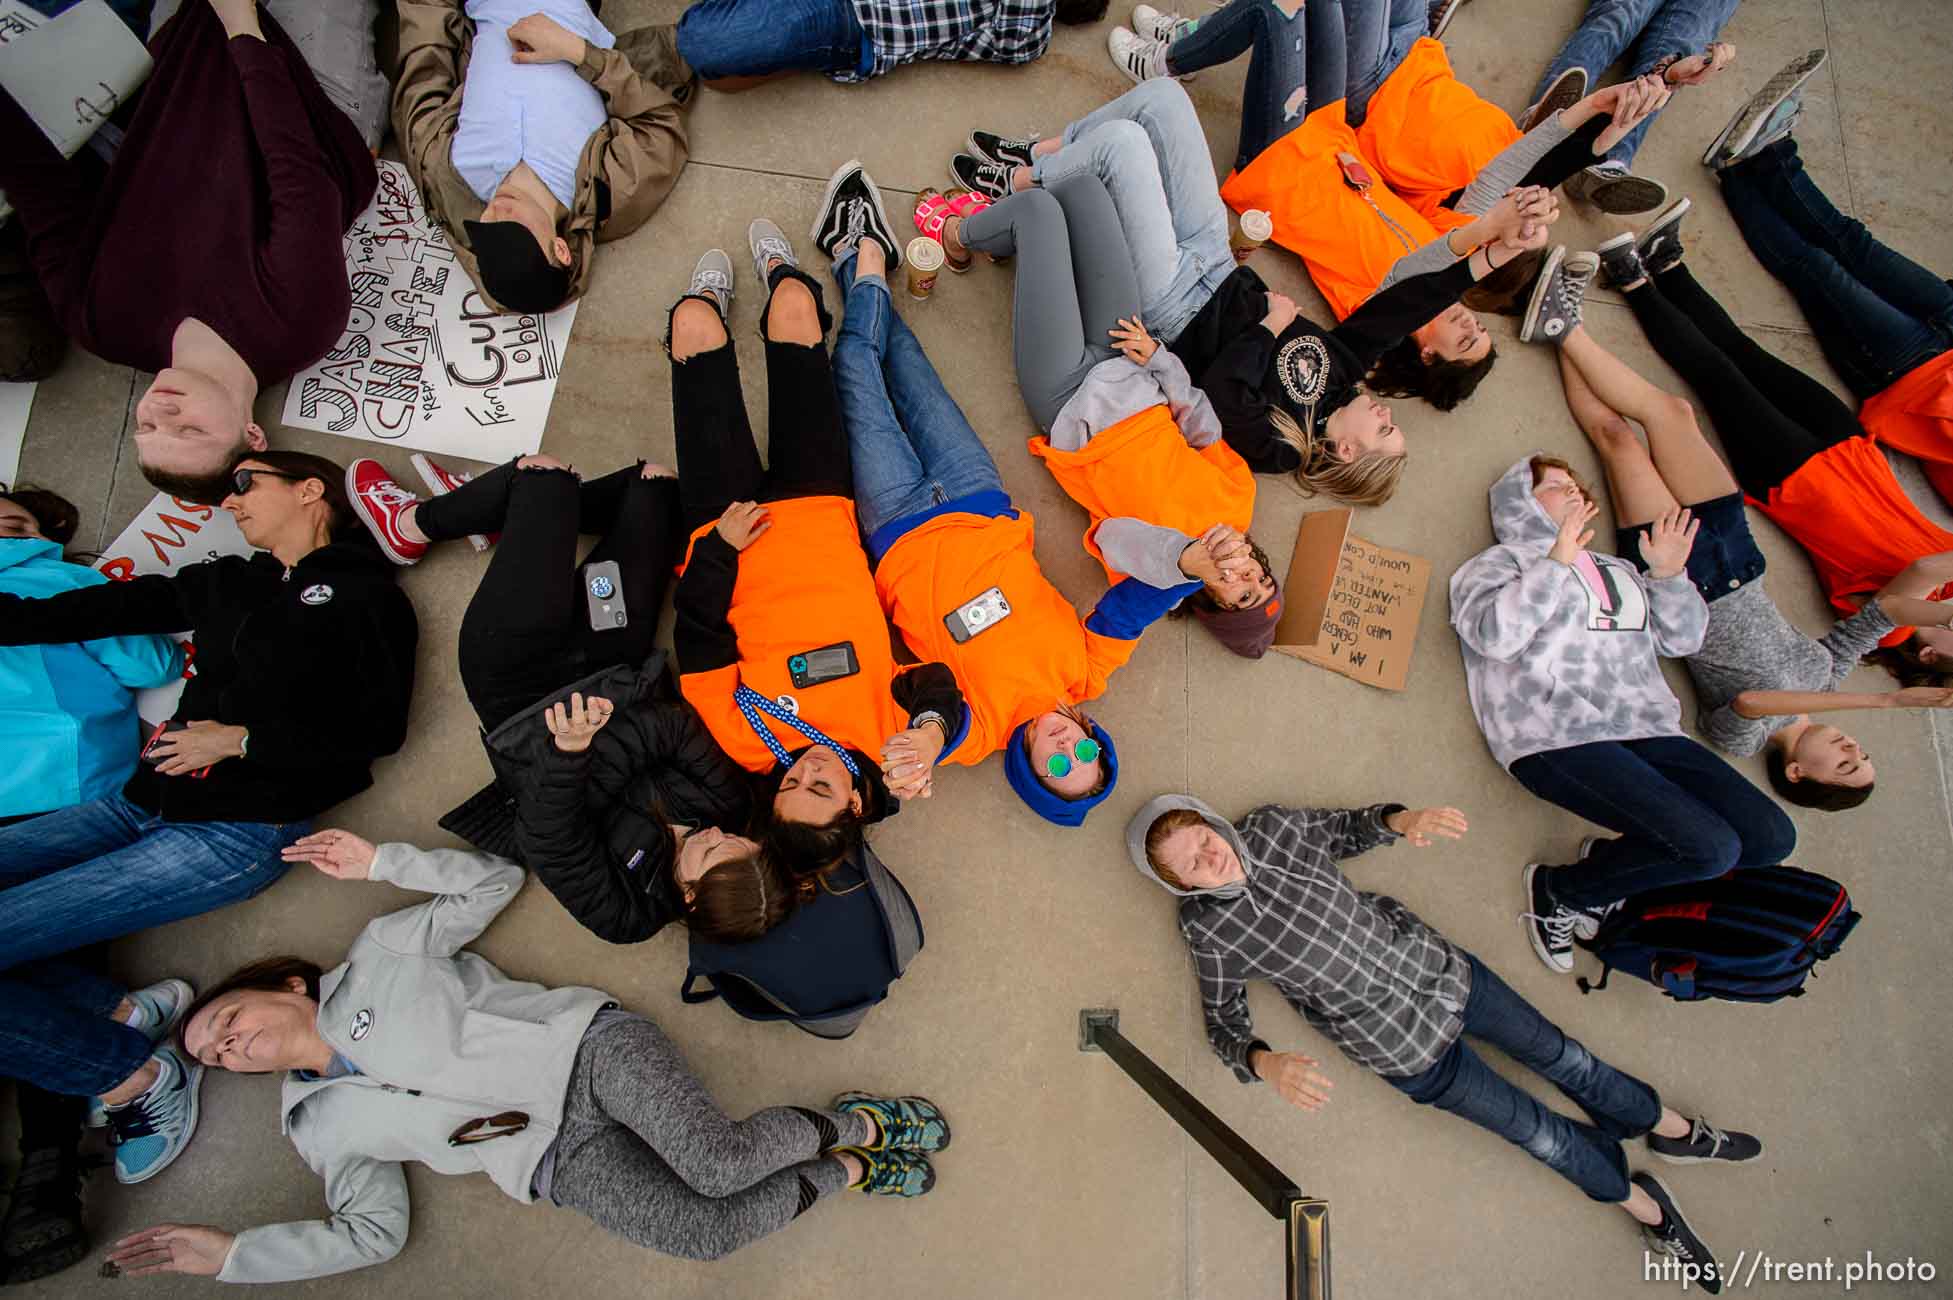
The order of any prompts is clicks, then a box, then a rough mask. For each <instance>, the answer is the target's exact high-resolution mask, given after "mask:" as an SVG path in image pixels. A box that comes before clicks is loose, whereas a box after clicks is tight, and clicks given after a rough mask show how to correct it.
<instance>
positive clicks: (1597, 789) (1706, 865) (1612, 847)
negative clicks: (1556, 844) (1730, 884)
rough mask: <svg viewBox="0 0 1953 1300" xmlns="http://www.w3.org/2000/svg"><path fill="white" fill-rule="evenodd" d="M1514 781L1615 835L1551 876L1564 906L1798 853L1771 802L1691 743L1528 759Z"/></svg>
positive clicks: (1607, 746)
mask: <svg viewBox="0 0 1953 1300" xmlns="http://www.w3.org/2000/svg"><path fill="white" fill-rule="evenodd" d="M1512 775H1513V776H1514V777H1516V778H1518V780H1519V783H1520V784H1521V785H1523V786H1525V787H1526V788H1527V789H1528V790H1531V791H1532V792H1533V793H1534V794H1536V795H1538V796H1539V797H1540V798H1542V799H1545V800H1547V801H1548V802H1549V803H1556V804H1558V805H1559V806H1560V807H1562V808H1565V809H1566V810H1567V811H1569V812H1572V813H1576V814H1578V815H1579V816H1582V817H1585V818H1586V819H1587V820H1588V821H1591V822H1598V823H1600V824H1601V825H1602V826H1605V827H1607V828H1608V829H1609V830H1611V831H1616V832H1618V838H1615V839H1611V840H1602V841H1601V842H1600V843H1598V844H1596V845H1595V846H1594V851H1593V852H1592V853H1591V854H1589V855H1588V857H1587V859H1586V861H1584V862H1578V863H1574V864H1572V865H1570V866H1564V867H1555V868H1553V870H1552V873H1551V874H1550V875H1549V876H1548V877H1547V881H1548V884H1549V885H1550V887H1551V891H1550V892H1551V893H1552V895H1553V897H1554V898H1555V899H1557V900H1558V901H1559V902H1560V903H1563V904H1564V905H1566V906H1567V907H1578V908H1588V909H1594V908H1601V907H1605V906H1607V905H1608V904H1609V903H1614V902H1618V901H1620V900H1621V899H1623V898H1626V897H1628V896H1629V895H1630V894H1638V893H1641V892H1643V891H1645V890H1649V889H1658V888H1660V887H1661V886H1663V885H1676V884H1681V883H1682V882H1684V881H1689V880H1708V879H1710V878H1712V877H1715V876H1720V875H1722V874H1723V873H1724V872H1725V871H1729V870H1731V869H1732V868H1735V867H1773V866H1775V865H1777V864H1778V863H1779V862H1782V861H1783V860H1784V859H1785V858H1787V857H1789V856H1790V851H1791V850H1792V849H1794V848H1796V847H1797V828H1796V827H1794V826H1792V825H1791V822H1790V818H1788V817H1786V816H1784V812H1783V809H1781V808H1779V807H1777V803H1776V801H1775V800H1774V799H1772V798H1770V796H1769V795H1767V794H1764V793H1763V792H1762V791H1761V790H1759V789H1757V788H1756V787H1755V786H1754V785H1751V784H1750V782H1749V781H1748V780H1747V779H1746V778H1745V777H1744V776H1743V774H1742V773H1740V772H1738V771H1737V770H1736V769H1735V768H1733V767H1731V766H1730V765H1729V764H1727V763H1725V762H1723V761H1722V760H1721V759H1720V758H1717V757H1716V756H1715V755H1714V754H1712V753H1710V752H1709V751H1708V750H1707V749H1705V748H1703V747H1702V746H1701V745H1699V744H1697V743H1696V742H1695V741H1693V740H1690V739H1689V738H1688V737H1687V736H1657V737H1655V738H1654V739H1652V740H1627V741H1600V742H1596V743H1594V744H1590V745H1573V746H1569V747H1568V748H1566V749H1551V750H1547V751H1546V752H1545V753H1541V754H1528V755H1527V756H1526V757H1524V758H1522V759H1520V760H1519V761H1518V762H1516V763H1514V764H1513V765H1512Z"/></svg>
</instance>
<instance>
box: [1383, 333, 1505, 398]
mask: <svg viewBox="0 0 1953 1300" xmlns="http://www.w3.org/2000/svg"><path fill="white" fill-rule="evenodd" d="M1498 359H1499V350H1498V348H1496V347H1493V348H1488V349H1486V352H1485V355H1484V356H1482V357H1480V358H1479V359H1478V360H1476V361H1445V360H1442V359H1440V360H1436V361H1430V362H1427V361H1425V360H1424V352H1423V349H1422V348H1420V347H1418V345H1417V340H1416V339H1412V338H1406V339H1404V340H1403V341H1402V342H1401V343H1399V344H1398V345H1397V346H1396V347H1394V348H1391V349H1390V350H1389V351H1388V352H1386V353H1384V354H1383V355H1382V356H1380V357H1378V358H1377V363H1376V365H1374V366H1372V367H1371V368H1370V373H1369V374H1368V375H1366V376H1365V377H1364V379H1365V382H1366V383H1368V384H1369V386H1370V390H1371V391H1372V392H1375V393H1379V394H1381V395H1383V396H1384V397H1421V398H1423V399H1424V400H1425V401H1427V402H1429V403H1430V404H1431V405H1433V406H1435V407H1437V408H1438V409H1439V410H1440V411H1449V410H1453V409H1455V408H1456V407H1457V405H1458V404H1459V403H1460V402H1462V401H1464V400H1465V399H1466V398H1467V397H1470V396H1471V395H1472V394H1473V393H1474V392H1475V391H1477V389H1478V386H1479V384H1481V383H1483V382H1484V380H1485V376H1486V375H1488V374H1490V373H1491V372H1492V363H1493V362H1494V361H1497V360H1498Z"/></svg>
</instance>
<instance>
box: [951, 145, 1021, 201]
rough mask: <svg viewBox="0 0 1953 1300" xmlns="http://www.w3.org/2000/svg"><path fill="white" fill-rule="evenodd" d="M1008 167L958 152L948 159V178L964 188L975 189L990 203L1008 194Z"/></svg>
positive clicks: (1006, 196)
mask: <svg viewBox="0 0 1953 1300" xmlns="http://www.w3.org/2000/svg"><path fill="white" fill-rule="evenodd" d="M1010 170H1011V169H1010V168H1009V167H1007V166H1005V165H1004V164H1002V163H995V162H990V161H988V160H987V159H983V158H978V157H976V156H975V155H974V154H967V153H959V154H957V155H956V156H955V157H954V158H951V159H950V160H949V178H950V179H951V180H952V181H954V182H956V184H958V185H960V186H962V187H963V188H964V189H966V190H975V191H976V192H977V193H978V194H981V195H983V196H984V197H985V198H987V199H989V200H990V201H991V202H992V203H1001V202H1003V201H1004V199H1006V198H1008V197H1009V196H1010Z"/></svg>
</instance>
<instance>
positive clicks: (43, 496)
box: [0, 483, 81, 546]
mask: <svg viewBox="0 0 1953 1300" xmlns="http://www.w3.org/2000/svg"><path fill="white" fill-rule="evenodd" d="M0 501H11V502H12V503H13V504H15V505H17V506H19V507H20V508H21V509H22V510H25V511H26V512H27V513H28V514H30V515H32V516H34V526H35V527H36V528H38V529H40V530H41V536H43V537H45V538H47V539H48V540H49V541H50V542H56V543H58V544H60V545H62V546H66V545H67V544H68V543H69V542H72V541H73V540H74V539H75V533H76V531H77V530H79V529H80V528H81V511H79V510H77V509H75V507H74V503H73V502H72V501H70V500H68V498H66V497H64V496H61V495H59V494H58V493H54V492H50V491H48V490H47V489H46V488H37V487H31V486H29V485H27V484H25V483H23V484H21V485H20V486H19V487H17V488H13V489H11V490H9V491H5V492H0Z"/></svg>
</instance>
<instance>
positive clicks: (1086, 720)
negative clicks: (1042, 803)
mask: <svg viewBox="0 0 1953 1300" xmlns="http://www.w3.org/2000/svg"><path fill="white" fill-rule="evenodd" d="M1202 590H1205V588H1203V589H1202ZM1052 711H1053V712H1054V713H1062V714H1064V715H1065V716H1066V717H1067V718H1070V719H1071V720H1072V721H1073V722H1076V723H1077V724H1078V725H1079V726H1080V727H1082V728H1083V729H1084V731H1085V734H1086V735H1088V736H1089V735H1091V734H1092V718H1091V715H1090V714H1088V713H1086V712H1085V710H1083V709H1081V708H1079V707H1078V706H1077V705H1076V704H1060V705H1059V706H1058V707H1057V708H1056V709H1054V710H1052ZM1017 740H1018V743H1019V744H1020V745H1022V746H1023V747H1024V757H1025V758H1029V757H1031V728H1030V727H1029V726H1028V725H1026V726H1022V727H1019V728H1018V731H1017ZM1101 757H1103V756H1101ZM1032 771H1033V772H1034V773H1036V776H1037V779H1038V784H1039V785H1044V775H1045V774H1044V773H1042V772H1038V771H1037V769H1036V765H1035V764H1033V765H1032ZM1110 775H1111V772H1110V770H1109V769H1108V768H1107V767H1106V765H1105V764H1104V763H1100V764H1099V779H1098V780H1096V781H1094V782H1092V788H1091V789H1089V790H1087V791H1085V792H1084V793H1083V794H1059V793H1058V792H1057V791H1056V790H1051V787H1050V786H1048V785H1044V788H1045V789H1047V790H1051V793H1052V794H1053V795H1054V796H1055V797H1057V798H1059V799H1063V800H1064V801H1065V802H1066V803H1083V802H1084V801H1085V800H1087V799H1096V798H1098V797H1099V796H1100V795H1102V794H1104V793H1105V783H1106V780H1107V778H1108V777H1109V776H1110Z"/></svg>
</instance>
